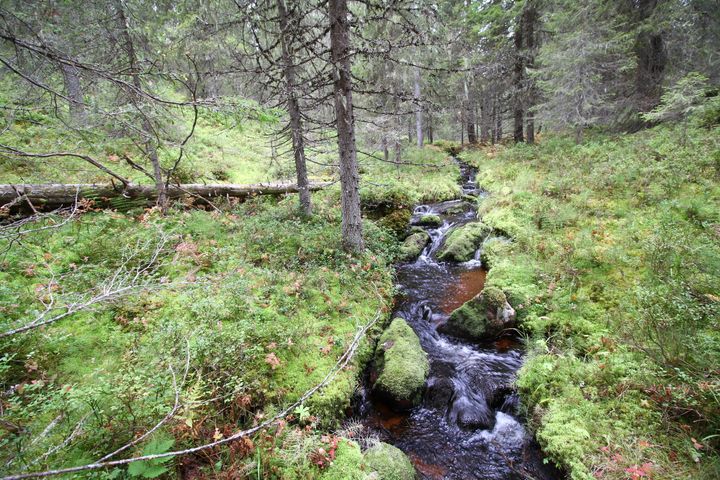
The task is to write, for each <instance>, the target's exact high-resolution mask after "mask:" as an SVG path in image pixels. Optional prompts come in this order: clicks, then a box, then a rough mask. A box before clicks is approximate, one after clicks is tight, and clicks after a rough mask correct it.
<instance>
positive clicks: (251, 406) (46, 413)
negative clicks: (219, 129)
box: [0, 125, 458, 479]
mask: <svg viewBox="0 0 720 480" xmlns="http://www.w3.org/2000/svg"><path fill="white" fill-rule="evenodd" d="M28 128H29V131H28V132H27V133H28V134H29V135H30V137H34V136H36V135H38V132H36V131H34V129H35V128H39V127H37V126H32V127H28ZM265 129H266V126H263V125H255V126H251V127H249V128H248V129H247V130H246V131H245V133H243V132H241V133H239V134H238V135H246V134H247V135H249V136H250V137H252V138H253V140H252V142H250V143H248V142H242V141H240V142H239V144H240V145H244V146H243V147H242V148H249V147H248V145H255V146H256V147H257V149H258V153H257V155H258V157H259V160H257V159H256V158H255V156H254V155H250V154H247V155H242V156H237V157H234V158H233V160H232V162H228V164H226V165H225V167H223V168H224V169H225V170H224V173H223V174H222V175H217V172H215V173H213V171H211V170H210V169H209V167H208V172H209V173H208V172H205V173H204V171H200V172H199V173H198V174H197V175H199V177H196V178H199V180H208V179H211V178H213V175H216V177H215V179H216V180H225V181H242V182H257V181H266V180H274V179H279V178H284V177H285V176H284V174H283V171H284V170H283V169H284V168H286V167H288V168H289V162H288V159H286V158H284V159H280V160H277V161H275V162H274V163H271V162H269V161H268V158H269V151H268V150H269V148H270V146H269V145H268V143H267V139H266V137H263V136H262V135H261V132H263V131H265ZM248 132H249V133H248ZM234 140H238V139H237V138H235V139H234ZM43 141H45V142H46V143H47V142H50V143H52V141H50V140H47V139H45V140H43ZM208 141H209V140H208V138H207V135H205V134H204V133H202V130H201V131H200V133H199V142H200V143H207V142H208ZM55 143H56V144H57V145H58V146H59V147H62V148H64V147H66V146H65V145H63V144H62V140H57V141H56V142H55ZM45 147H46V148H47V147H48V145H46V146H45ZM59 149H60V148H58V150H59ZM98 152H100V153H98ZM98 152H94V154H96V155H101V157H100V158H102V160H103V161H106V162H115V166H116V167H117V168H119V169H123V168H125V166H123V165H122V162H121V160H120V159H119V157H120V154H119V153H118V152H113V151H107V152H104V153H102V152H101V151H98ZM265 154H268V156H265ZM405 158H406V159H408V160H410V161H412V162H414V163H417V164H418V165H420V164H422V165H423V166H415V167H413V166H403V168H402V169H399V168H397V167H395V166H392V168H391V167H390V166H388V165H386V164H384V163H382V162H378V161H375V160H373V159H372V158H369V157H368V158H366V159H364V160H362V161H361V165H362V168H363V171H364V179H365V180H366V181H367V184H365V185H364V186H363V192H362V195H363V199H364V201H365V202H366V203H368V204H376V203H381V204H383V205H386V206H388V208H391V209H393V210H394V209H397V208H400V209H401V210H403V212H407V208H408V207H409V206H410V205H411V204H412V203H415V202H417V201H420V200H433V199H440V198H450V197H453V196H455V195H457V193H458V191H457V190H458V187H457V184H456V182H455V180H456V177H457V175H458V168H457V165H456V164H455V163H454V162H453V161H451V160H450V159H448V158H447V155H446V154H445V153H443V152H442V151H441V150H440V149H431V148H429V149H424V150H419V149H412V148H411V149H409V150H408V151H407V152H406V156H405ZM259 162H268V163H266V164H265V165H264V166H262V165H261V166H260V167H258V166H257V165H255V164H256V163H259ZM0 168H2V169H4V171H5V172H6V173H7V172H10V171H12V172H14V173H13V174H12V175H10V176H7V175H6V173H4V174H3V178H4V181H48V180H58V179H62V180H63V181H66V182H70V181H96V180H97V181H102V180H103V179H102V178H99V177H95V172H93V171H92V170H91V169H88V166H87V165H84V164H82V163H78V162H75V163H72V162H71V163H69V164H63V165H56V164H54V163H52V162H50V161H41V162H39V161H34V162H33V161H28V162H27V164H26V165H24V166H23V165H21V166H19V167H18V166H17V165H10V164H3V165H2V166H0ZM62 171H64V172H65V173H61V172H62ZM268 171H270V172H272V173H271V174H268V173H267V172H268ZM127 173H131V172H129V171H128V172H127ZM312 173H313V175H314V176H315V177H320V176H322V174H323V172H322V169H321V168H314V169H313V172H312ZM13 175H15V176H13ZM417 178H423V179H424V181H420V182H418V181H417V180H416V179H417ZM5 179H7V180H5ZM138 180H141V179H140V177H138ZM296 202H297V198H296V196H295V195H289V196H286V197H284V198H280V199H277V198H270V197H258V198H254V199H250V200H248V201H246V202H244V203H231V204H223V205H220V206H221V207H222V211H210V210H208V211H206V210H203V209H192V208H190V209H188V208H187V205H176V206H175V207H173V208H172V209H171V211H170V212H169V213H168V214H167V215H166V216H162V215H161V214H160V213H159V212H158V211H156V210H155V209H147V208H144V207H141V206H138V205H134V204H127V205H122V206H121V207H120V208H118V209H116V210H114V211H111V210H102V211H94V210H93V209H92V207H87V206H85V208H83V210H82V212H81V213H78V214H76V215H75V217H74V218H72V219H71V220H69V221H67V222H65V221H64V219H63V218H62V217H54V216H50V217H47V218H44V219H42V220H40V221H39V222H37V223H35V224H30V225H26V226H23V227H22V228H20V229H19V230H20V231H23V233H22V234H21V235H16V234H15V233H14V232H16V230H15V229H12V230H10V231H8V232H7V236H3V237H2V238H0V253H1V254H2V258H1V259H0V261H2V269H0V312H2V315H1V316H2V318H3V320H2V321H1V322H0V324H1V325H2V331H3V332H4V331H7V330H9V329H11V328H14V327H17V326H20V325H24V324H27V323H28V321H30V320H32V319H35V318H40V317H42V316H43V311H44V310H45V308H46V305H49V304H51V303H53V309H52V310H51V312H52V313H56V312H59V311H60V312H61V311H63V309H62V308H60V307H61V306H62V305H65V304H72V303H79V302H84V301H86V300H88V299H91V298H93V297H95V296H97V295H100V294H102V292H103V289H106V290H112V289H113V288H114V289H116V290H117V289H121V288H123V287H125V286H134V287H136V288H134V290H133V291H132V292H131V293H132V294H129V295H124V296H121V297H119V298H117V299H116V300H115V301H112V302H99V303H97V304H95V305H93V306H92V308H88V309H85V310H81V311H79V312H78V313H75V314H74V315H72V316H71V317H69V318H66V319H63V320H62V321H58V322H54V323H51V324H49V325H48V326H46V327H43V328H38V329H35V330H31V331H29V332H27V333H20V334H16V335H13V336H10V337H7V338H3V339H1V340H0V374H1V375H2V390H3V392H5V394H4V397H3V399H2V408H3V421H5V422H8V423H7V425H9V426H12V427H13V428H8V429H2V430H1V432H2V433H0V446H2V448H1V449H0V450H2V452H3V453H2V454H0V462H2V465H3V466H2V468H0V471H3V472H8V473H9V472H14V473H21V472H24V471H32V470H41V469H46V468H57V467H67V466H74V465H79V464H85V463H89V462H92V461H95V460H97V459H98V458H100V457H102V456H103V455H104V454H106V453H108V452H111V451H113V450H115V449H116V448H119V447H120V446H122V445H124V444H126V443H127V442H130V441H132V440H133V439H135V438H138V436H140V435H142V434H143V433H144V432H146V431H147V430H148V429H149V428H151V427H152V426H153V425H154V424H155V423H156V422H157V421H158V420H159V419H161V418H163V417H164V416H165V415H166V414H167V413H168V412H169V411H172V409H173V405H174V401H175V400H174V399H175V391H176V388H177V391H178V392H179V394H180V398H181V399H182V402H181V403H182V405H183V406H182V408H180V409H179V410H178V411H177V412H176V413H175V415H174V416H173V417H172V418H171V420H169V421H167V422H166V423H164V424H163V425H162V427H161V428H160V429H158V430H157V431H156V432H155V434H154V435H153V436H152V437H151V439H150V441H145V442H141V443H140V444H139V445H138V446H137V447H133V448H131V449H129V450H127V453H131V454H140V453H144V454H150V453H161V452H164V451H169V450H174V449H180V448H186V447H190V446H194V445H198V444H203V443H208V442H212V441H214V440H217V439H219V438H222V437H223V436H228V435H230V434H231V433H232V432H234V431H236V430H237V428H238V427H244V426H245V427H246V426H252V425H254V424H256V423H259V422H262V421H263V420H264V419H267V418H270V417H272V416H273V415H274V414H275V413H276V412H278V411H280V410H281V409H283V408H284V407H286V406H287V405H290V404H292V403H293V402H295V401H296V400H297V399H298V398H299V397H300V396H301V395H302V394H303V392H305V391H306V390H308V389H310V388H311V387H313V386H315V385H316V384H318V383H320V382H321V380H322V379H323V378H324V377H325V375H326V374H327V373H328V372H329V371H330V370H331V369H332V368H333V366H334V365H335V364H336V361H337V360H338V358H339V357H340V356H341V355H342V354H343V352H344V351H345V349H346V348H348V346H349V344H350V341H351V340H352V338H353V336H354V335H355V333H356V332H357V331H358V329H359V328H361V327H362V326H364V325H366V324H367V323H368V322H371V321H372V320H374V319H375V318H376V317H377V318H379V321H378V322H377V325H376V326H375V327H374V328H373V329H371V330H370V332H369V335H368V337H367V338H366V339H365V340H363V342H362V343H361V345H360V348H359V349H358V352H357V354H356V355H355V358H354V359H353V361H352V362H351V363H350V364H349V366H348V367H346V368H345V369H343V370H341V371H340V373H339V374H338V376H337V377H336V378H335V379H334V380H333V382H332V383H331V384H330V385H329V386H328V387H326V388H324V389H323V390H322V391H321V392H319V393H318V394H316V395H314V396H313V397H312V398H311V399H310V400H309V401H307V402H306V403H305V404H304V405H302V406H301V407H299V408H298V409H297V410H296V411H295V412H294V413H293V415H292V416H291V418H289V419H286V420H285V421H283V422H281V423H280V424H279V426H277V427H275V428H273V429H271V430H268V431H264V432H263V433H262V435H258V436H256V437H254V438H252V440H248V441H247V442H239V443H235V444H233V447H232V448H230V449H229V450H223V449H210V450H207V451H205V452H203V453H201V454H198V455H195V456H186V457H184V458H183V459H182V461H181V462H177V463H173V462H167V461H166V462H156V463H153V462H139V463H136V464H134V466H133V467H131V468H130V469H127V468H123V467H121V468H116V469H111V470H108V471H103V472H102V473H93V474H88V477H92V478H105V477H108V478H115V477H117V476H123V475H126V474H128V475H130V476H131V477H147V476H154V475H155V474H157V475H160V474H162V473H165V472H167V473H169V472H171V471H176V472H177V473H178V474H182V475H184V476H187V477H189V478H193V477H197V476H203V475H210V476H213V475H222V476H226V477H227V478H237V476H247V477H250V478H318V477H323V478H328V479H332V478H337V479H345V478H364V477H365V475H366V474H365V473H364V472H363V468H364V467H363V466H362V455H361V453H360V450H359V447H358V446H357V444H355V443H350V442H348V441H345V440H342V441H341V440H340V438H341V437H342V436H343V435H344V436H346V437H349V436H353V435H354V433H353V428H354V427H353V425H352V424H350V425H349V426H347V427H346V430H342V431H336V430H337V429H338V428H339V427H341V423H342V422H343V421H344V420H345V418H346V417H347V415H348V413H351V412H350V400H351V397H352V395H353V392H354V390H355V387H356V385H357V381H358V375H359V374H360V372H361V370H362V368H361V367H362V366H363V365H365V364H366V363H367V361H368V358H369V356H370V355H371V354H372V351H373V350H372V345H373V344H372V340H373V338H375V337H376V336H377V335H378V334H379V333H380V331H381V330H382V326H383V324H384V322H385V321H386V320H387V316H388V315H389V311H390V308H391V303H392V298H393V295H394V290H393V281H392V273H393V268H392V263H393V262H394V260H395V258H396V257H397V254H398V251H399V245H398V241H397V238H396V237H395V235H394V233H393V231H392V230H391V229H390V228H387V227H381V226H378V224H376V222H373V221H366V222H365V225H364V230H365V232H364V233H365V237H366V243H367V247H368V249H367V252H366V253H365V254H364V255H363V256H362V257H352V256H349V255H347V254H345V253H344V252H343V251H342V249H341V248H340V203H339V202H340V198H339V191H338V189H337V187H334V188H330V189H328V190H327V191H323V192H318V193H315V194H313V206H314V215H313V217H312V218H311V219H307V218H304V217H302V216H301V215H300V213H299V211H298V207H297V203H296ZM208 208H209V207H208ZM407 216H409V213H407ZM400 217H401V218H400V220H398V221H396V222H395V223H396V225H393V227H394V228H400V226H399V223H398V222H403V224H402V229H404V228H405V227H406V226H407V225H406V223H407V220H406V219H405V215H401V216H400ZM391 220H392V218H391ZM378 223H380V224H382V223H383V222H382V221H380V222H378ZM385 223H388V222H387V221H386V222H385ZM136 272H142V273H141V275H140V276H139V277H138V279H134V277H135V273H136ZM43 318H45V317H43ZM15 427H17V428H15ZM19 432H22V433H23V434H22V435H17V433H19ZM330 432H336V433H334V434H332V433H330ZM356 433H357V432H356ZM66 440H67V441H66ZM57 445H61V447H60V448H57V449H55V448H54V446H57ZM331 460H334V462H333V464H332V466H330V467H328V465H329V464H330V462H331Z"/></svg>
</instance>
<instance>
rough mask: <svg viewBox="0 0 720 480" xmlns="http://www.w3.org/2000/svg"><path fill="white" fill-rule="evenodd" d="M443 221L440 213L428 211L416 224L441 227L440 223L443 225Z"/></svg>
mask: <svg viewBox="0 0 720 480" xmlns="http://www.w3.org/2000/svg"><path fill="white" fill-rule="evenodd" d="M442 223H443V221H442V218H440V216H439V215H435V214H432V213H428V214H426V215H423V216H422V217H420V219H419V220H418V221H417V222H416V223H415V224H416V225H422V226H425V227H439V226H440V225H442Z"/></svg>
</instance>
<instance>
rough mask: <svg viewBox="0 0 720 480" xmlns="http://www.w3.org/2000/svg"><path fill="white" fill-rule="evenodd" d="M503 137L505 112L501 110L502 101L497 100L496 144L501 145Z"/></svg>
mask: <svg viewBox="0 0 720 480" xmlns="http://www.w3.org/2000/svg"><path fill="white" fill-rule="evenodd" d="M502 136H503V112H502V109H501V108H500V99H498V98H496V99H495V143H500V142H501V141H502Z"/></svg>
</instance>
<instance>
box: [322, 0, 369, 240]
mask: <svg viewBox="0 0 720 480" xmlns="http://www.w3.org/2000/svg"><path fill="white" fill-rule="evenodd" d="M328 16H329V17H330V53H331V58H332V62H333V90H334V94H335V123H336V126H337V135H338V150H339V152H340V185H341V204H342V245H343V248H344V249H345V250H347V251H349V252H353V253H359V252H362V250H363V249H364V244H363V237H362V216H361V212H360V173H359V171H358V164H357V150H356V146H355V119H354V118H353V98H352V77H351V76H350V65H351V59H350V53H351V52H350V25H349V22H348V6H347V0H328Z"/></svg>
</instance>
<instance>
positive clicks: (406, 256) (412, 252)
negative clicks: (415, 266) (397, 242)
mask: <svg viewBox="0 0 720 480" xmlns="http://www.w3.org/2000/svg"><path fill="white" fill-rule="evenodd" d="M428 241H430V235H428V234H427V233H425V232H422V231H421V232H417V233H413V234H412V235H410V236H409V237H408V238H406V239H405V242H403V244H402V246H401V247H400V257H401V258H402V260H412V259H414V258H416V257H417V256H418V255H420V254H421V253H422V251H423V248H425V245H427V243H428Z"/></svg>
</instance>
